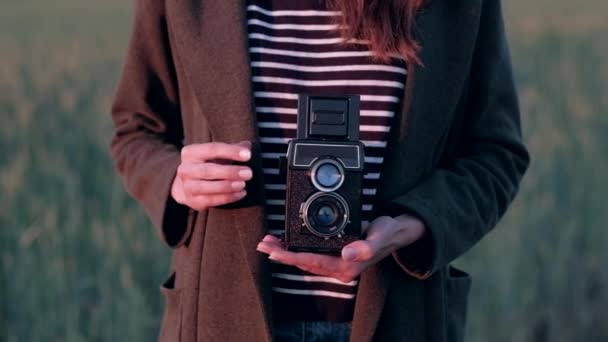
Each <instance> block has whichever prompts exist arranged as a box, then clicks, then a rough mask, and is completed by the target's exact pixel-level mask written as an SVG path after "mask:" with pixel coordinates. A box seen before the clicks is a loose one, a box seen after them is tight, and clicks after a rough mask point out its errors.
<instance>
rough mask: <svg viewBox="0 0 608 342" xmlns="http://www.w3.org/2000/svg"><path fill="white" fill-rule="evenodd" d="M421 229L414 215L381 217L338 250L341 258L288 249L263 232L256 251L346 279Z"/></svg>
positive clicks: (414, 237) (421, 232) (417, 236)
mask: <svg viewBox="0 0 608 342" xmlns="http://www.w3.org/2000/svg"><path fill="white" fill-rule="evenodd" d="M425 231H426V227H425V226H424V223H423V222H422V221H420V220H419V219H418V218H416V217H414V216H410V215H402V216H399V217H396V218H392V217H389V216H381V217H379V218H377V219H375V220H374V221H372V222H371V223H370V224H369V226H368V228H367V236H366V238H365V240H359V241H355V242H353V243H351V244H349V245H347V246H345V247H344V248H343V249H342V257H337V256H329V255H322V254H314V253H295V252H289V251H287V250H286V249H285V247H284V246H283V244H282V242H281V240H279V239H277V238H276V237H274V236H272V235H266V236H265V237H264V239H263V240H262V242H260V243H259V244H258V247H257V250H258V251H260V252H262V253H266V254H268V255H269V259H271V260H274V261H278V262H280V263H283V264H288V265H293V266H296V267H298V268H300V269H301V270H303V271H306V272H311V273H314V274H318V275H322V276H327V277H332V278H335V279H338V280H340V281H342V282H350V281H352V280H354V279H355V278H357V277H358V276H359V275H360V274H361V273H362V272H363V271H364V270H365V269H366V268H368V267H369V266H371V265H373V264H375V263H377V262H379V261H380V260H382V259H384V258H385V257H387V256H388V255H390V254H391V253H393V252H394V251H396V250H397V249H399V248H401V247H405V246H407V245H409V244H411V243H413V242H414V241H416V240H418V239H420V238H421V237H422V236H423V235H424V233H425Z"/></svg>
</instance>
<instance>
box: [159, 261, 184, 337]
mask: <svg viewBox="0 0 608 342" xmlns="http://www.w3.org/2000/svg"><path fill="white" fill-rule="evenodd" d="M160 291H161V293H162V294H163V295H164V297H165V312H164V314H163V319H162V321H161V328H160V334H159V337H158V341H159V342H179V341H180V335H181V323H182V322H181V321H182V298H181V289H176V288H175V272H173V273H172V274H171V276H170V277H169V278H168V279H167V280H166V281H165V282H164V283H163V284H162V285H161V287H160Z"/></svg>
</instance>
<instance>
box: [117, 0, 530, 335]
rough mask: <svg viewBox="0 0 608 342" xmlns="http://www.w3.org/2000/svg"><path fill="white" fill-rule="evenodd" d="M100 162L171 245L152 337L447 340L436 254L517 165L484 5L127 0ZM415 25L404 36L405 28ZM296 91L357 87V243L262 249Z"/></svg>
mask: <svg viewBox="0 0 608 342" xmlns="http://www.w3.org/2000/svg"><path fill="white" fill-rule="evenodd" d="M135 13H136V14H135V25H134V31H133V34H132V39H131V43H130V48H129V53H128V56H127V60H126V65H125V68H124V71H123V75H122V79H121V82H120V85H119V89H118V93H117V95H116V99H115V102H114V105H113V109H112V113H113V119H114V123H115V137H114V139H113V142H112V146H111V153H112V157H113V159H114V160H115V162H116V165H117V169H118V170H119V172H120V174H121V175H122V177H123V178H124V180H125V184H126V187H127V189H128V191H129V193H130V194H131V195H132V196H134V197H135V198H136V199H137V200H138V201H139V202H141V204H142V205H143V206H144V208H145V209H146V211H147V213H148V215H149V216H150V218H151V220H152V222H153V224H154V226H155V227H156V228H157V230H158V231H159V233H160V235H161V237H162V239H163V241H164V242H165V243H166V244H167V245H168V246H169V247H171V248H172V250H173V256H172V267H171V275H170V277H169V279H168V280H167V281H166V282H165V283H164V284H163V286H162V287H161V291H162V292H163V293H164V294H165V296H166V299H167V304H166V308H165V314H164V318H163V322H162V329H161V336H160V339H161V340H162V341H243V340H251V341H270V340H277V341H306V340H310V341H316V340H328V341H342V340H344V341H345V340H348V339H349V338H350V340H352V341H370V340H374V341H433V342H435V341H437V342H438V341H461V340H462V339H463V335H464V321H465V312H466V297H467V295H468V290H469V286H470V279H469V277H468V275H466V273H464V272H462V271H459V270H457V269H455V268H453V267H451V266H449V263H450V262H451V261H453V260H454V259H455V258H457V257H458V256H460V255H462V254H463V253H464V252H465V251H467V250H468V249H469V248H471V247H472V246H473V245H474V244H475V243H477V242H478V241H479V240H480V239H481V238H482V237H483V236H484V235H485V234H486V233H487V232H488V231H489V230H490V229H492V227H494V226H495V224H496V223H497V221H498V219H499V218H500V217H501V216H502V215H503V214H504V212H505V211H506V209H507V207H508V205H509V203H510V202H511V201H512V199H513V197H514V196H515V193H516V191H517V189H518V184H519V182H520V179H521V177H522V175H523V174H524V172H525V170H526V168H527V166H528V162H529V159H528V154H527V151H526V149H525V147H524V146H523V144H522V142H521V133H520V123H519V109H518V104H517V97H516V94H515V89H514V85H513V79H512V75H511V66H510V60H509V54H508V48H507V42H506V40H505V32H504V28H503V22H502V13H501V8H500V2H499V0H474V1H469V0H467V1H464V0H462V1H453V0H452V1H447V0H433V1H428V2H426V3H424V4H422V3H420V2H419V1H409V0H386V1H382V2H380V1H367V0H359V1H348V0H334V1H327V2H325V1H318V0H306V1H297V2H296V1H294V2H288V1H278V0H250V1H233V0H225V1H205V0H197V1H195V0H179V1H177V0H176V1H161V0H148V1H146V0H138V1H136V9H135ZM414 28H416V29H415V30H414ZM299 93H318V94H331V95H336V94H338V95H340V94H356V95H360V96H361V125H360V130H361V138H362V139H361V140H362V141H363V143H364V144H365V153H366V156H367V158H366V174H365V179H364V183H363V192H362V197H361V199H362V202H363V207H362V209H363V215H364V218H363V220H364V221H368V222H366V224H367V230H366V235H365V239H363V240H359V241H356V242H353V243H352V244H350V245H348V246H346V247H345V248H344V249H343V250H342V254H341V255H340V256H329V255H321V254H313V253H294V252H288V251H286V250H285V248H284V246H283V243H282V241H281V240H280V238H279V237H280V233H281V228H282V226H283V224H284V219H285V218H284V210H285V209H284V200H285V182H286V180H285V177H284V175H282V174H281V173H280V172H278V169H279V167H278V163H279V162H278V160H279V158H280V156H282V155H284V154H285V149H286V144H287V142H288V141H289V140H290V139H291V138H293V137H294V136H295V118H296V115H295V112H294V111H295V108H296V106H297V95H298V94H299Z"/></svg>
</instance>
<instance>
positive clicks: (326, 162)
mask: <svg viewBox="0 0 608 342" xmlns="http://www.w3.org/2000/svg"><path fill="white" fill-rule="evenodd" d="M327 166H331V167H333V169H334V170H335V171H336V174H335V175H336V176H337V178H338V179H337V181H336V182H334V183H333V184H332V185H324V184H323V183H324V182H323V181H319V179H318V178H319V177H321V176H323V175H324V171H323V170H327V169H328V168H327ZM345 178H346V177H345V173H344V167H343V166H342V164H341V163H340V162H339V161H337V160H335V159H330V158H324V159H320V160H317V161H316V162H315V163H314V165H313V166H312V168H311V169H310V180H311V182H312V185H314V187H315V188H317V189H318V190H320V191H323V192H331V191H336V190H337V189H339V188H340V187H341V186H342V184H344V179H345Z"/></svg>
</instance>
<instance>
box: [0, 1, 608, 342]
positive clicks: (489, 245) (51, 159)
mask: <svg viewBox="0 0 608 342" xmlns="http://www.w3.org/2000/svg"><path fill="white" fill-rule="evenodd" d="M0 6H1V7H0V8H1V11H0V47H1V53H0V115H1V117H0V119H1V122H2V124H1V125H0V204H1V205H0V341H6V342H16V341H19V342H20V341H44V342H46V341H66V342H78V341H152V340H154V339H155V337H156V333H157V329H158V324H159V319H160V313H161V308H162V302H161V300H162V298H161V296H160V294H159V291H158V286H159V284H160V281H161V279H163V277H164V276H165V272H166V271H167V267H168V256H169V251H168V250H167V249H166V248H165V247H163V245H162V244H161V243H160V241H159V239H158V238H157V236H156V235H155V233H154V231H153V230H152V228H151V227H150V226H149V224H148V221H147V219H146V218H145V216H144V215H143V211H142V209H141V208H140V207H139V206H138V205H137V204H136V203H135V202H134V201H133V200H131V199H130V198H128V197H127V195H126V194H125V192H124V190H123V187H122V184H121V183H120V180H119V179H118V178H117V176H116V175H115V173H114V170H113V167H112V164H111V161H110V160H109V157H108V152H107V146H108V143H109V139H110V137H111V129H112V128H111V122H110V117H109V107H110V102H111V99H112V96H113V93H114V90H115V89H114V88H115V86H116V81H117V78H118V75H119V71H120V67H121V63H122V58H123V56H124V54H125V49H126V44H127V41H128V35H129V31H130V25H131V23H130V20H131V10H132V9H131V6H132V4H131V3H130V2H129V1H118V0H105V1H93V0H80V1H76V0H54V1H53V2H52V3H51V2H42V1H34V0H20V1H16V0H3V1H2V4H1V5H0ZM504 6H505V13H506V19H507V26H508V31H509V37H510V41H511V51H512V55H513V63H514V67H515V73H516V79H517V84H518V88H519V93H520V100H521V107H522V114H523V125H524V135H525V139H526V142H527V144H528V146H529V148H530V151H531V153H532V157H533V162H532V165H531V168H530V171H529V173H528V174H527V176H526V178H525V180H524V182H523V184H522V188H521V192H520V194H519V196H518V198H517V200H516V201H515V203H514V204H513V205H512V207H511V209H510V211H509V213H508V214H507V216H506V217H505V218H504V220H503V221H502V222H501V223H500V225H499V227H497V228H496V230H495V231H494V232H493V233H492V234H490V235H489V236H488V237H487V238H486V239H484V240H483V241H482V242H481V243H480V244H479V245H477V246H476V247H475V248H474V249H473V250H471V251H470V252H469V253H467V254H466V255H464V256H463V257H462V258H461V259H459V260H457V261H456V263H457V264H458V265H459V266H460V267H462V268H464V269H466V270H467V271H468V272H470V273H471V274H472V276H473V278H474V285H473V290H472V295H471V300H470V310H469V316H468V328H467V341H476V342H487V341H492V342H494V341H497V342H503V341H504V342H508V341H531V342H532V341H533V342H545V341H546V342H549V341H551V342H553V341H556V342H562V341H564V342H565V341H593V342H595V341H598V342H601V341H608V325H607V324H605V323H606V317H608V228H607V227H608V205H607V203H606V202H607V201H606V193H608V39H607V38H606V36H608V20H606V16H607V15H608V2H606V1H605V0H587V1H585V2H573V1H565V0H536V1H534V2H529V1H524V0H509V1H505V2H504Z"/></svg>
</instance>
